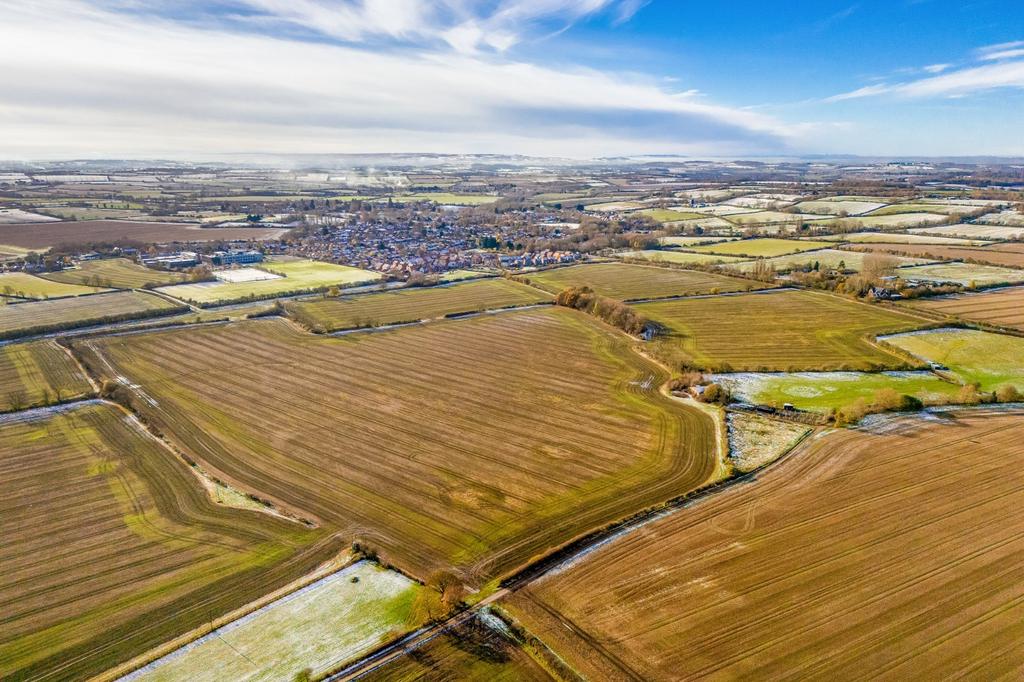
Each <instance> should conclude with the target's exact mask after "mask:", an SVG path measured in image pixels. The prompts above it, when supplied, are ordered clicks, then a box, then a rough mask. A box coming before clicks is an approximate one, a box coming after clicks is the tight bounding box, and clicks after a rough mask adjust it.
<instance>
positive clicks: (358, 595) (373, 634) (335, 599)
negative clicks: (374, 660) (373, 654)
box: [131, 561, 425, 682]
mask: <svg viewBox="0 0 1024 682" xmlns="http://www.w3.org/2000/svg"><path fill="white" fill-rule="evenodd" d="M424 589H425V588H423V587H422V586H420V585H419V584H418V583H415V582H413V581H412V580H410V579H408V578H406V577H405V576H403V575H402V574H401V573H397V572H395V571H389V570H386V569H384V568H381V567H380V566H378V565H376V564H372V563H369V562H365V561H364V562H361V563H358V564H355V565H353V566H350V567H348V568H346V569H344V570H342V571H339V572H337V573H335V574H333V575H331V576H329V577H327V578H324V579H323V580H320V581H318V582H316V583H314V584H313V585H310V586H309V587H306V588H304V589H302V590H300V591H299V592H297V593H295V594H292V595H289V596H287V597H285V598H283V599H280V600H278V601H276V602H273V603H272V604H270V605H269V606H268V607H266V608H264V609H261V610H260V611H258V612H257V613H255V614H253V615H252V616H248V617H246V618H243V619H242V620H241V621H240V622H238V623H232V624H230V625H227V626H225V627H223V628H221V629H220V630H218V631H217V634H216V636H212V637H209V638H206V639H204V640H203V641H202V642H200V643H198V644H196V645H194V646H191V647H189V648H188V649H187V650H184V651H180V652H176V653H175V654H172V655H170V656H168V657H166V658H164V659H161V660H159V661H157V662H156V663H155V664H154V665H152V666H150V667H148V668H147V669H146V670H144V671H142V672H141V673H139V674H136V675H133V676H131V680H132V682H136V681H138V682H180V681H183V680H189V682H220V680H229V679H230V680H233V681H234V682H274V681H276V680H285V681H289V680H292V679H294V678H295V676H296V674H297V673H299V671H301V670H303V669H306V668H309V669H311V670H312V672H313V674H314V676H315V675H319V674H324V673H326V672H328V671H329V670H330V669H332V668H334V667H336V666H338V665H341V664H343V663H345V662H347V661H350V660H353V659H356V658H358V657H359V656H361V655H362V654H365V653H367V652H368V651H369V650H371V649H373V648H374V647H376V646H378V645H380V644H382V643H384V642H386V641H388V640H390V639H393V638H394V637H396V636H398V635H399V634H400V633H402V632H404V631H406V630H410V629H412V628H413V627H415V626H416V625H419V623H416V622H411V621H410V618H411V617H413V615H414V614H413V602H414V601H415V600H416V597H417V595H418V594H419V593H420V592H422V591H423V590H424Z"/></svg>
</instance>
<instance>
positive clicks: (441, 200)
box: [394, 192, 501, 206]
mask: <svg viewBox="0 0 1024 682" xmlns="http://www.w3.org/2000/svg"><path fill="white" fill-rule="evenodd" d="M500 198H501V197H498V196H493V195H489V194H452V193H450V192H421V193H419V194H399V195H395V197H394V199H395V201H430V202H433V203H435V204H446V205H450V206H484V205H486V204H493V203H494V202H496V201H497V200H498V199H500Z"/></svg>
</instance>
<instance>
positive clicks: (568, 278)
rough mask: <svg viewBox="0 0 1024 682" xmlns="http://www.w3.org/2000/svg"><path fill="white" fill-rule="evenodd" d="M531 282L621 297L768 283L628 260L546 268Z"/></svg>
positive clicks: (717, 290) (714, 290)
mask: <svg viewBox="0 0 1024 682" xmlns="http://www.w3.org/2000/svg"><path fill="white" fill-rule="evenodd" d="M530 282H531V284H533V285H534V286H537V287H540V288H541V289H544V290H545V291H549V292H551V293H553V294H557V293H558V292H559V291H561V290H562V289H565V288H567V287H574V286H588V287H590V288H591V289H593V290H594V291H596V292H597V293H599V294H601V295H602V296H608V297H610V298H614V299H618V300H620V301H631V300H637V299H644V298H665V297H667V296H690V295H694V294H710V293H725V292H730V291H750V290H753V289H763V288H765V286H766V285H765V284H762V283H760V282H753V281H751V280H746V279H739V278H736V277H726V276H725V275H717V274H714V273H708V272H700V271H698V270H673V269H670V268H664V267H657V266H651V265H632V264H628V263H594V264H588V265H573V266H570V267H567V268H554V269H552V270H542V271H541V272H536V273H532V274H531V275H530Z"/></svg>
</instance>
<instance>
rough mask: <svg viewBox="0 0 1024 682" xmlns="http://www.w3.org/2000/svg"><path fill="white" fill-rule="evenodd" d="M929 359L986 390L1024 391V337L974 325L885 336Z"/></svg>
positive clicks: (910, 351) (899, 345)
mask: <svg viewBox="0 0 1024 682" xmlns="http://www.w3.org/2000/svg"><path fill="white" fill-rule="evenodd" d="M885 341H886V342H887V343H890V344H892V345H894V346H898V347H899V348H902V349H903V350H905V351H907V352H908V353H912V354H913V355H916V356H917V357H920V358H923V359H925V360H927V361H929V362H937V363H939V364H941V365H944V366H946V367H948V368H949V369H950V370H951V371H953V372H954V373H955V374H956V375H957V376H959V377H960V378H961V379H962V380H963V381H964V382H965V383H977V384H978V385H979V387H980V389H981V390H983V391H994V390H995V389H997V388H999V387H1001V386H1005V385H1013V386H1016V387H1017V388H1018V390H1021V391H1024V338H1021V337H1019V336H1007V335H1004V334H993V333H991V332H982V331H977V330H975V329H935V330H929V331H926V332H916V333H913V334H898V335H895V336H887V337H885Z"/></svg>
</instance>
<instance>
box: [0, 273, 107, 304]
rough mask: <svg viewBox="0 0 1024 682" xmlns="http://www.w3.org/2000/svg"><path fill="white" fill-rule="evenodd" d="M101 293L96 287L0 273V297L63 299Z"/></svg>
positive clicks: (21, 274) (23, 274) (25, 274)
mask: <svg viewBox="0 0 1024 682" xmlns="http://www.w3.org/2000/svg"><path fill="white" fill-rule="evenodd" d="M99 291H103V289H100V288H98V287H89V286H82V285H79V284H65V283H63V282H51V281H49V280H46V279H43V278H42V277H36V276H35V275H30V274H28V273H25V272H4V273H0V295H4V296H15V297H18V298H63V297H66V296H81V295H82V294H94V293H97V292H99Z"/></svg>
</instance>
